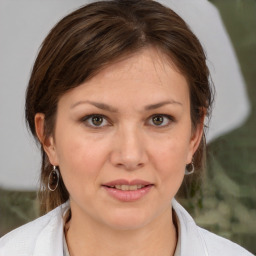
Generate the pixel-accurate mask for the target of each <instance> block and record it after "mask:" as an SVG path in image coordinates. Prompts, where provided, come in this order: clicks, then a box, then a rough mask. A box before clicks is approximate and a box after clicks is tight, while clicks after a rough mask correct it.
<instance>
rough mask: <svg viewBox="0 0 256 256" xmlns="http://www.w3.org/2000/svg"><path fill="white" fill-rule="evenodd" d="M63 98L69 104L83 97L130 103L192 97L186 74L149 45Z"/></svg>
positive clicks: (113, 64)
mask: <svg viewBox="0 0 256 256" xmlns="http://www.w3.org/2000/svg"><path fill="white" fill-rule="evenodd" d="M62 98H64V99H66V100H67V101H70V104H71V101H72V102H74V101H79V100H82V99H83V98H84V99H89V100H96V99H97V100H98V99H100V100H107V101H111V102H115V103H122V102H124V101H125V99H127V100H126V102H128V103H129V102H130V103H131V104H133V103H134V102H145V103H147V102H149V103H151V102H152V101H163V100H169V99H170V98H171V99H172V100H176V101H183V102H184V103H185V102H186V101H189V90H188V85H187V81H186V78H185V77H184V76H183V75H182V74H181V73H180V72H179V71H178V69H177V68H176V67H175V65H174V64H173V63H172V62H171V60H170V59H169V58H168V57H167V56H166V55H164V54H163V53H161V52H159V51H157V50H156V49H154V48H146V49H143V50H142V51H140V52H137V53H136V54H133V55H130V56H128V57H126V58H124V59H122V60H119V61H116V62H115V63H112V64H111V65H109V66H107V67H106V68H104V69H103V70H101V71H100V72H99V73H98V74H96V75H95V76H94V77H92V78H91V79H90V80H89V81H86V82H84V83H82V84H81V85H80V86H78V87H76V88H74V89H72V90H71V91H70V92H68V93H66V94H65V95H64V96H63V97H62ZM62 98H61V100H62ZM61 100H60V101H61Z"/></svg>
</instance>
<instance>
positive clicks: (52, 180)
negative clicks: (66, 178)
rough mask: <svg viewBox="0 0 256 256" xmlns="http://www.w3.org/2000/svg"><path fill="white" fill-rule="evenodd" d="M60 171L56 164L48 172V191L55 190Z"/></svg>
mask: <svg viewBox="0 0 256 256" xmlns="http://www.w3.org/2000/svg"><path fill="white" fill-rule="evenodd" d="M59 179H60V173H59V170H58V169H57V168H56V166H55V165H54V166H53V170H52V171H51V172H50V174H49V177H48V189H49V190H50V191H52V192H53V191H55V190H56V188H57V187H58V185H59Z"/></svg>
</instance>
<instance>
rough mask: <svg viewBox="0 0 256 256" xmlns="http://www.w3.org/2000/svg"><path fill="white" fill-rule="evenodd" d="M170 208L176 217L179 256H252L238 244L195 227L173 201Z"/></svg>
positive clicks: (187, 215) (186, 214) (192, 221)
mask: <svg viewBox="0 0 256 256" xmlns="http://www.w3.org/2000/svg"><path fill="white" fill-rule="evenodd" d="M172 206H173V208H174V210H175V213H176V215H177V217H178V225H179V240H180V248H181V252H182V253H181V255H184V256H185V255H191V256H192V255H193V256H199V255H204V256H227V255H232V256H253V254H251V253H250V252H248V251H247V250H245V249H244V248H242V247H241V246H239V245H238V244H235V243H233V242H231V241H229V240H228V239H225V238H223V237H220V236H218V235H215V234H214V233H211V232H209V231H207V230H205V229H203V228H200V227H199V226H197V225H196V223H195V221H194V220H193V218H192V217H191V216H190V215H189V213H188V212H187V211H186V210H185V209H184V208H183V207H182V206H181V205H180V204H179V203H178V202H177V201H176V200H175V199H174V200H173V202H172Z"/></svg>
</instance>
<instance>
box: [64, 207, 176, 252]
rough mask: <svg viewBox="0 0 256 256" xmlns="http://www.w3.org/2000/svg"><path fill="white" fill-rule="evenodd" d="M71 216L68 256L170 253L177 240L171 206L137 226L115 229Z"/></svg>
mask: <svg viewBox="0 0 256 256" xmlns="http://www.w3.org/2000/svg"><path fill="white" fill-rule="evenodd" d="M77 220H78V218H76V216H74V214H73V212H72V218H71V220H70V222H69V224H68V226H69V227H68V230H67V231H66V239H67V244H68V248H69V252H70V256H80V255H83V256H89V255H90V256H96V255H97V256H103V255H104V256H110V255H111V256H113V255H118V256H133V255H137V256H145V255H147V256H155V255H161V256H172V255H174V252H175V248H176V244H177V232H176V228H175V225H174V224H173V218H172V209H171V207H170V208H169V209H167V210H166V211H165V212H163V213H162V214H161V215H160V216H158V217H157V218H156V219H155V220H154V221H152V222H151V223H149V224H147V225H145V226H144V227H142V228H139V229H136V230H115V229H113V228H110V227H106V226H102V225H99V224H98V223H95V222H91V221H87V220H84V221H81V219H79V221H77Z"/></svg>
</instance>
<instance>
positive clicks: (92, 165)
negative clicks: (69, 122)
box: [56, 129, 107, 190]
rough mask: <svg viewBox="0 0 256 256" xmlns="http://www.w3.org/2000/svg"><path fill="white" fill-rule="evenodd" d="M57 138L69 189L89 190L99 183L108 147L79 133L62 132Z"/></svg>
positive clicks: (59, 155) (60, 159) (62, 169)
mask: <svg viewBox="0 0 256 256" xmlns="http://www.w3.org/2000/svg"><path fill="white" fill-rule="evenodd" d="M58 135H59V137H58V138H59V140H58V138H56V142H57V143H56V145H57V155H58V159H59V166H60V170H61V173H62V176H63V180H64V183H65V185H66V186H67V189H68V190H69V188H71V189H74V188H75V187H76V188H78V187H79V186H80V187H81V186H82V187H85V184H86V187H87V188H89V187H91V186H93V185H94V184H95V183H96V182H97V177H98V175H99V172H100V169H101V167H102V164H103V162H104V161H105V159H106V155H107V153H106V151H107V150H106V146H105V147H103V146H101V145H105V144H104V143H98V142H97V141H95V140H93V139H92V138H89V137H85V136H84V135H83V134H81V133H80V132H79V131H77V132H74V130H73V132H72V133H71V132H70V133H69V132H68V129H66V132H65V134H64V133H63V132H60V133H59V134H58Z"/></svg>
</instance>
